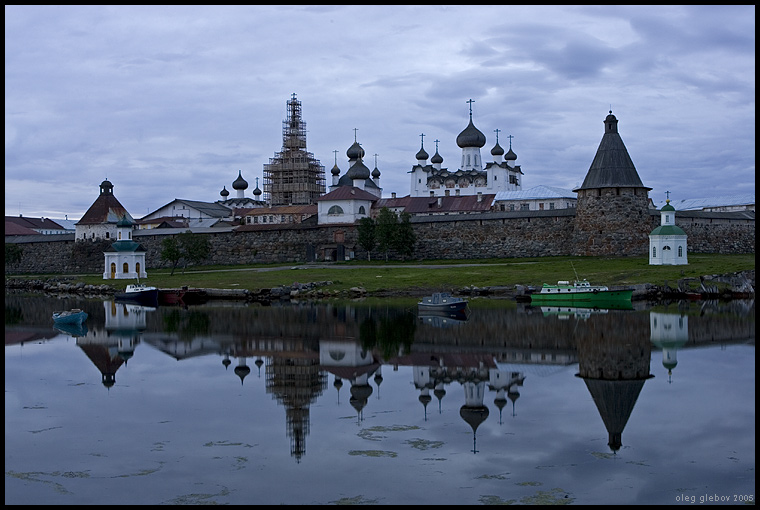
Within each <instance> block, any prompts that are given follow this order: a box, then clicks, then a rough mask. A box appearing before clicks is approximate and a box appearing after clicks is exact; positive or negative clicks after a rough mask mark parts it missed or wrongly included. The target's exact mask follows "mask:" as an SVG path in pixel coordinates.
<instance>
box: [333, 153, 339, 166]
mask: <svg viewBox="0 0 760 510" xmlns="http://www.w3.org/2000/svg"><path fill="white" fill-rule="evenodd" d="M333 154H334V155H335V164H336V165H337V164H338V151H333Z"/></svg>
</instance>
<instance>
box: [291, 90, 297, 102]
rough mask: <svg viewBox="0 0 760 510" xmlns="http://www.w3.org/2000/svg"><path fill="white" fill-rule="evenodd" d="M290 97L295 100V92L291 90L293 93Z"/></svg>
mask: <svg viewBox="0 0 760 510" xmlns="http://www.w3.org/2000/svg"><path fill="white" fill-rule="evenodd" d="M290 97H291V98H293V101H295V100H296V93H295V92H293V95H291V96H290Z"/></svg>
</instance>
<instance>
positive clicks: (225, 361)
mask: <svg viewBox="0 0 760 510" xmlns="http://www.w3.org/2000/svg"><path fill="white" fill-rule="evenodd" d="M231 364H232V361H230V353H229V352H225V353H224V359H223V360H222V365H224V369H225V370H227V368H228V367H229V366H230V365H231Z"/></svg>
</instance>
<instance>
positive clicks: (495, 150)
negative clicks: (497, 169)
mask: <svg viewBox="0 0 760 510" xmlns="http://www.w3.org/2000/svg"><path fill="white" fill-rule="evenodd" d="M510 150H511V149H510ZM503 154H504V149H502V148H501V145H499V142H496V145H494V146H493V149H491V156H501V155H503Z"/></svg>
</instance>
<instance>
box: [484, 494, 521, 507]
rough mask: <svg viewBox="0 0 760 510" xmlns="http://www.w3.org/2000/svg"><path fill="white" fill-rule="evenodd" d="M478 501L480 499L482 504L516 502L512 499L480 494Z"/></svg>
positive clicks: (508, 503)
mask: <svg viewBox="0 0 760 510" xmlns="http://www.w3.org/2000/svg"><path fill="white" fill-rule="evenodd" d="M478 501H480V502H481V503H482V504H484V505H514V504H515V503H517V501H516V500H514V499H501V498H500V497H499V496H490V495H489V496H480V498H478Z"/></svg>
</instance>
